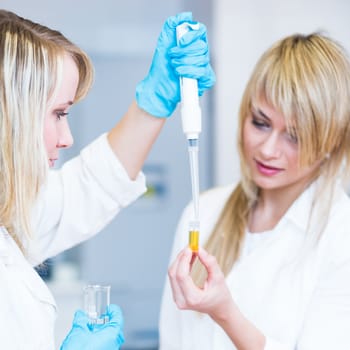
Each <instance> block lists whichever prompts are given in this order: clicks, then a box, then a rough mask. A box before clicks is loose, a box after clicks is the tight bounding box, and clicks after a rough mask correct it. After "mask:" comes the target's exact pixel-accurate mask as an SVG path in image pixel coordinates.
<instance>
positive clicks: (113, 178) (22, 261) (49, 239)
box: [0, 134, 145, 350]
mask: <svg viewBox="0 0 350 350" xmlns="http://www.w3.org/2000/svg"><path fill="white" fill-rule="evenodd" d="M144 191H145V181H144V176H143V174H142V173H141V174H140V175H139V176H138V178H137V179H136V180H135V181H131V180H130V179H129V177H128V175H127V173H126V171H125V169H124V168H123V167H122V165H121V164H120V162H119V161H118V159H117V158H116V156H115V155H114V153H113V151H112V150H111V148H110V146H109V145H108V142H107V138H106V135H105V134H104V135H102V136H101V137H99V138H98V139H97V140H96V141H94V142H93V143H92V144H91V145H89V146H88V147H86V148H85V149H84V150H83V151H82V152H81V154H80V156H78V157H76V158H75V159H72V160H71V161H69V162H67V163H66V164H65V165H64V166H63V167H62V169H61V170H58V171H57V170H56V171H55V170H52V171H50V175H49V179H48V183H47V184H46V186H45V187H44V188H43V190H42V191H41V194H40V198H39V200H38V204H37V207H36V208H35V210H34V213H33V227H34V233H35V242H33V244H32V245H31V246H28V248H29V256H28V257H27V258H25V257H24V256H23V254H22V252H21V251H20V250H19V249H18V247H17V245H16V244H15V242H14V241H13V240H12V238H11V237H10V235H9V234H8V233H7V231H6V230H5V228H4V227H1V228H0V348H1V349H4V350H5V349H6V350H51V349H54V322H55V318H56V305H55V301H54V299H53V296H52V295H51V293H50V291H49V289H48V288H47V286H46V285H45V283H44V282H43V281H42V279H41V278H40V277H39V276H38V274H37V273H36V271H35V270H34V269H33V267H32V266H33V265H36V264H38V263H41V262H43V261H44V260H45V259H47V258H49V257H52V256H54V255H56V254H58V253H60V252H62V251H63V250H65V249H68V248H70V247H72V246H73V245H76V244H78V243H80V242H82V241H84V240H86V239H88V238H90V237H91V236H93V235H94V234H96V233H97V232H98V231H99V230H101V229H102V227H103V226H105V225H106V224H107V223H109V222H110V220H111V219H112V218H113V217H114V216H115V215H116V214H117V213H118V211H119V210H120V209H121V208H123V207H125V206H126V205H128V204H129V203H130V202H132V201H133V200H134V199H136V198H137V197H138V196H139V195H141V194H142V193H143V192H144ZM72 317H73V315H72Z"/></svg>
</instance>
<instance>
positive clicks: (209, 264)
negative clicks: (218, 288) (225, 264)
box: [198, 247, 223, 283]
mask: <svg viewBox="0 0 350 350" xmlns="http://www.w3.org/2000/svg"><path fill="white" fill-rule="evenodd" d="M198 259H199V260H200V261H201V263H202V264H203V265H204V267H205V269H206V270H207V273H208V278H207V281H208V282H209V283H210V281H212V280H214V279H217V278H221V277H222V275H223V273H222V270H221V268H220V266H219V264H218V262H217V260H216V258H215V257H214V256H213V255H211V254H209V253H208V252H207V251H206V250H205V249H204V248H202V247H199V249H198Z"/></svg>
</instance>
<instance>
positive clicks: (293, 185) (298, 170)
mask: <svg viewBox="0 0 350 350" xmlns="http://www.w3.org/2000/svg"><path fill="white" fill-rule="evenodd" d="M238 129H239V130H238V148H239V153H240V159H241V172H242V175H241V180H240V182H239V183H238V184H234V185H231V186H227V187H222V188H216V189H212V190H209V191H208V192H206V193H203V194H202V196H201V198H200V222H201V231H200V232H201V242H203V245H204V248H200V249H199V252H198V259H197V260H196V261H195V263H194V264H193V265H192V252H191V251H190V249H189V248H185V249H183V250H181V249H182V248H183V247H184V246H185V245H186V241H187V235H188V222H189V220H190V219H191V217H192V207H191V206H189V207H188V208H186V210H185V211H184V213H183V216H182V218H181V221H180V223H179V226H178V230H177V234H176V238H175V242H174V246H173V252H172V258H171V261H172V264H171V266H170V268H169V281H167V282H166V286H165V290H164V296H163V302H162V308H161V317H160V349H161V350H175V349H176V350H180V349H181V350H187V349H191V350H197V349H198V350H229V349H230V350H231V349H249V350H255V349H256V350H260V349H266V350H316V349H317V350H329V349H337V350H348V349H350V199H349V197H348V195H347V194H346V192H345V191H344V188H343V186H342V182H341V178H342V177H343V176H344V175H348V173H349V165H350V162H349V161H350V64H349V58H348V57H347V54H346V53H345V51H344V49H343V48H342V47H341V46H340V45H339V44H337V43H336V42H335V41H333V40H331V39H330V38H327V37H325V36H323V35H320V34H317V33H315V34H311V35H292V36H290V37H286V38H285V39H282V40H280V41H278V42H277V43H276V44H274V45H273V46H272V47H271V48H270V49H269V50H267V51H266V53H264V55H263V56H262V57H261V59H260V60H259V61H258V63H257V65H256V67H255V69H254V71H253V73H252V76H251V78H250V80H249V82H248V84H247V87H246V89H245V92H244V95H243V99H242V102H241V107H240V112H239V128H238ZM179 252H180V253H179ZM199 262H200V263H199ZM173 299H174V300H175V303H174V300H173ZM184 310H186V311H184ZM189 310H190V311H189Z"/></svg>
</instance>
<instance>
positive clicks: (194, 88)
mask: <svg viewBox="0 0 350 350" xmlns="http://www.w3.org/2000/svg"><path fill="white" fill-rule="evenodd" d="M198 29H199V24H198V23H187V22H185V23H182V24H180V25H178V26H177V27H176V37H177V41H178V42H179V40H180V38H181V37H182V36H183V35H184V34H186V33H187V32H188V31H189V30H198ZM180 93H181V120H182V130H183V132H184V134H185V136H186V138H187V141H188V153H189V160H190V171H191V186H192V201H193V220H192V221H190V223H189V247H190V248H191V249H192V251H193V252H194V253H196V252H198V245H199V172H198V139H199V134H200V132H201V131H202V117H201V109H200V106H199V98H198V82H197V80H196V79H191V78H185V77H180Z"/></svg>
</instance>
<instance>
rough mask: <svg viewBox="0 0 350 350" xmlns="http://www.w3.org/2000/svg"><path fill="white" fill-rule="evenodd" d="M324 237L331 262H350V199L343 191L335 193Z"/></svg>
mask: <svg viewBox="0 0 350 350" xmlns="http://www.w3.org/2000/svg"><path fill="white" fill-rule="evenodd" d="M324 236H325V237H324V243H325V246H326V247H327V249H326V250H327V255H329V257H330V258H331V260H333V261H334V260H337V261H344V260H348V261H349V262H350V197H349V195H348V194H347V193H346V192H345V191H344V190H343V189H340V188H337V189H336V191H335V193H334V198H333V201H332V206H331V208H330V214H329V218H328V224H327V228H326V230H325V232H324Z"/></svg>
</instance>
